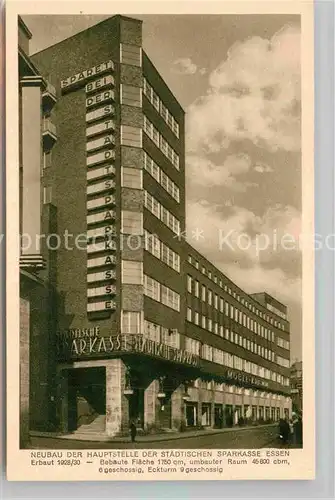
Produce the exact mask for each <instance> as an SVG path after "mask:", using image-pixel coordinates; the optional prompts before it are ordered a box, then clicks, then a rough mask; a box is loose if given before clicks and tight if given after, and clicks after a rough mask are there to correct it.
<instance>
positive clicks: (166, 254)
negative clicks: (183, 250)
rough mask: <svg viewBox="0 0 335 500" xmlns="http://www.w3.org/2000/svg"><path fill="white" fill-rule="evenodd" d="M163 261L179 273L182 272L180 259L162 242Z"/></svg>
mask: <svg viewBox="0 0 335 500" xmlns="http://www.w3.org/2000/svg"><path fill="white" fill-rule="evenodd" d="M161 259H162V261H163V262H164V263H165V264H167V265H168V266H170V267H172V269H174V270H175V271H177V272H178V273H179V272H180V257H179V255H178V254H177V253H175V252H174V251H173V250H171V248H169V247H168V246H167V245H165V244H164V243H163V242H161Z"/></svg>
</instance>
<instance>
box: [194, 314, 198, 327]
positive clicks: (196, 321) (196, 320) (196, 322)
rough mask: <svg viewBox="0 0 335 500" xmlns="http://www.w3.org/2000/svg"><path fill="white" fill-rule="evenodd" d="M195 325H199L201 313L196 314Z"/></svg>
mask: <svg viewBox="0 0 335 500" xmlns="http://www.w3.org/2000/svg"><path fill="white" fill-rule="evenodd" d="M194 323H195V324H196V325H199V313H198V312H195V313H194Z"/></svg>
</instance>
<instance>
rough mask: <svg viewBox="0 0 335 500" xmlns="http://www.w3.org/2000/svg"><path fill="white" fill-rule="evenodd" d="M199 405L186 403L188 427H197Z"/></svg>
mask: <svg viewBox="0 0 335 500" xmlns="http://www.w3.org/2000/svg"><path fill="white" fill-rule="evenodd" d="M197 410H198V406H197V403H186V425H187V426H188V427H195V426H196V425H197V413H198V411H197Z"/></svg>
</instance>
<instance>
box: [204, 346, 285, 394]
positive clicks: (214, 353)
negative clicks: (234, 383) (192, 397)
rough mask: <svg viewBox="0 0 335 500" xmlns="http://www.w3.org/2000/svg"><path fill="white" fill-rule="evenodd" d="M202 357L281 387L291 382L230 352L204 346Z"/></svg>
mask: <svg viewBox="0 0 335 500" xmlns="http://www.w3.org/2000/svg"><path fill="white" fill-rule="evenodd" d="M199 352H200V353H201V354H200V356H201V357H202V358H203V359H206V360H207V361H213V362H214V363H218V364H220V365H223V366H228V367H229V368H234V369H236V370H240V371H244V372H246V373H250V374H252V375H255V376H257V377H260V378H265V379H268V380H272V381H273V382H277V383H279V384H281V385H287V386H288V385H289V384H290V380H289V378H288V377H284V376H283V375H281V374H280V373H277V372H274V371H272V370H268V369H267V368H264V367H263V366H260V365H257V364H256V363H252V362H251V361H247V360H245V359H243V358H240V357H239V356H235V355H234V354H230V353H228V352H225V351H222V350H221V349H217V348H216V347H213V346H210V345H207V344H203V345H202V346H201V351H199Z"/></svg>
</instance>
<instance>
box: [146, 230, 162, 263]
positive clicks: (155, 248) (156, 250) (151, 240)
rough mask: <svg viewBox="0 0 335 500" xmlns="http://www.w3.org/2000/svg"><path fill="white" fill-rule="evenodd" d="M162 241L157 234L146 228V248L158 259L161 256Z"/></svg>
mask: <svg viewBox="0 0 335 500" xmlns="http://www.w3.org/2000/svg"><path fill="white" fill-rule="evenodd" d="M160 243H161V242H160V240H159V238H158V236H156V234H150V233H149V232H148V231H146V230H144V248H145V250H147V251H148V252H150V253H151V254H152V255H154V256H155V257H157V258H158V259H160V257H161V244H160Z"/></svg>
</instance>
